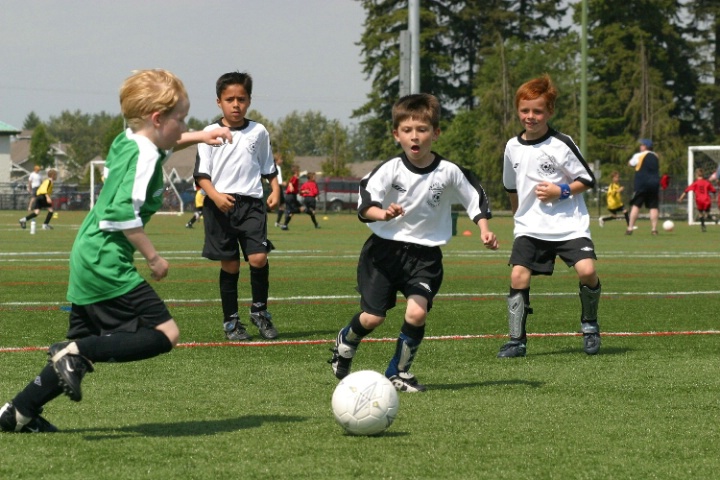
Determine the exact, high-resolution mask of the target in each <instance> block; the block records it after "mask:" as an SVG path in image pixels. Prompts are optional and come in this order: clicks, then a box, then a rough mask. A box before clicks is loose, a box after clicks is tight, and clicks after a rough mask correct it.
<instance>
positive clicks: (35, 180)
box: [28, 172, 42, 193]
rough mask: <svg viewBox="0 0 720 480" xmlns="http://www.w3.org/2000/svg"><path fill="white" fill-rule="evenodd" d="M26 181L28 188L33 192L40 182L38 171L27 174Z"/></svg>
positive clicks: (40, 176) (40, 177)
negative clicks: (28, 184)
mask: <svg viewBox="0 0 720 480" xmlns="http://www.w3.org/2000/svg"><path fill="white" fill-rule="evenodd" d="M28 182H30V188H31V189H32V191H33V193H35V190H37V189H38V187H39V186H40V184H41V183H42V175H41V174H40V173H38V172H31V173H30V175H29V176H28Z"/></svg>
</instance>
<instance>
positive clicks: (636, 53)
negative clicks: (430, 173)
mask: <svg viewBox="0 0 720 480" xmlns="http://www.w3.org/2000/svg"><path fill="white" fill-rule="evenodd" d="M355 1H358V2H360V3H361V5H362V7H363V9H364V10H365V12H366V20H365V23H364V31H363V33H362V35H361V38H360V39H359V41H358V45H360V47H361V49H362V65H363V69H364V74H365V75H367V77H368V78H369V79H370V80H371V82H372V89H371V91H370V92H368V94H367V101H366V102H365V103H364V104H363V105H360V106H359V107H358V108H357V109H356V110H355V111H354V112H353V117H354V119H355V120H356V121H357V123H356V124H355V125H353V126H344V125H342V124H340V123H339V122H338V121H337V120H330V119H327V118H326V117H324V116H323V115H322V114H321V113H319V112H313V111H309V112H293V113H291V114H290V115H288V116H287V117H285V118H282V119H280V120H278V121H276V122H272V121H269V120H268V119H266V118H265V117H263V115H262V114H261V113H260V112H250V114H249V115H248V117H249V118H253V119H255V120H258V121H260V122H261V123H263V124H264V125H266V126H267V127H268V129H269V130H270V134H271V138H272V140H273V147H274V150H275V152H276V153H278V154H279V155H282V156H283V157H284V160H285V163H284V165H285V166H286V167H288V166H289V165H291V164H292V160H293V158H294V157H295V156H300V155H319V156H326V157H327V158H328V161H327V162H326V165H324V170H326V171H328V172H332V173H333V174H338V175H341V174H344V173H346V171H347V163H348V162H351V161H355V160H367V159H384V158H388V157H390V156H392V155H394V154H396V153H397V151H398V147H397V145H395V143H394V141H393V139H392V136H391V135H390V130H391V118H390V111H391V108H392V104H393V103H394V102H395V101H396V100H397V98H398V94H399V70H400V68H399V65H400V52H399V35H400V32H401V31H402V30H405V29H407V16H408V14H407V10H408V9H407V7H408V2H407V0H355ZM587 5H588V20H589V21H588V36H587V42H588V63H587V65H588V68H587V78H588V93H589V95H588V105H587V112H588V118H587V138H586V145H587V149H586V150H587V151H586V152H584V153H585V156H586V158H587V160H588V161H590V162H596V161H597V162H599V163H600V165H601V171H602V172H603V174H604V175H605V176H606V177H607V175H609V172H611V171H612V170H616V169H617V170H620V171H623V169H626V162H627V159H628V158H629V157H630V155H631V154H632V153H633V152H634V151H635V149H636V147H637V140H638V139H639V138H651V139H652V140H653V141H654V143H655V150H656V151H657V152H658V153H659V155H660V158H661V161H662V168H663V170H664V172H663V173H669V174H671V175H676V176H677V178H682V177H681V175H682V174H683V172H684V171H685V169H686V152H687V146H688V145H701V144H714V143H716V142H717V140H718V135H719V134H720V95H718V94H719V93H720V91H719V87H720V75H718V69H720V51H719V50H720V41H719V40H718V38H720V37H719V36H718V34H719V33H720V24H719V23H718V15H720V1H718V0H587ZM420 7H421V8H420V39H419V41H420V66H421V72H420V85H421V90H422V91H423V92H428V93H433V94H435V95H436V96H438V98H439V99H440V100H441V103H442V105H443V118H442V123H441V128H442V131H443V134H442V135H441V136H440V139H439V140H438V143H437V151H438V152H441V153H442V154H443V155H445V156H446V157H448V158H450V159H451V160H453V161H455V162H457V163H460V164H462V165H463V166H466V167H469V168H471V169H472V170H474V171H475V172H476V173H477V174H478V175H479V176H480V178H481V179H482V181H483V182H484V184H485V185H486V186H487V187H488V191H489V193H490V194H491V195H492V197H494V198H495V199H496V202H497V201H500V202H501V204H502V202H504V201H505V195H504V192H503V191H502V182H501V170H502V153H503V149H504V145H505V143H506V141H507V139H508V138H510V137H511V136H513V135H516V134H517V133H519V130H520V125H519V123H518V122H517V120H516V114H515V111H514V92H515V90H516V89H517V87H518V86H519V85H520V84H521V83H523V82H524V81H526V80H528V79H530V78H532V77H535V76H538V75H540V74H543V73H548V74H550V76H551V77H552V78H553V80H554V82H555V83H556V85H557V87H558V90H559V92H560V97H559V99H558V104H557V106H556V114H555V117H554V118H553V119H552V121H551V125H552V126H554V127H555V128H556V129H558V130H561V131H563V132H564V133H567V134H569V135H570V136H571V137H573V138H574V139H575V141H576V143H578V144H579V143H580V127H579V125H580V90H581V87H580V79H581V59H580V41H581V39H580V19H581V12H580V9H581V2H580V1H578V0H576V1H571V0H560V1H558V0H483V1H482V2H477V1H473V0H466V1H463V0H421V1H420ZM210 120H212V119H210ZM207 123H209V121H201V120H198V119H194V118H191V119H190V121H189V125H190V126H191V128H196V129H197V128H202V127H204V126H205V125H206V124H207ZM40 125H42V126H43V127H44V129H45V132H42V129H41V131H40V132H39V133H38V129H37V128H36V129H35V134H34V136H33V143H35V141H36V139H35V135H38V137H40V136H42V135H45V137H46V138H45V141H46V142H47V141H48V140H53V141H60V142H64V143H68V144H70V145H72V159H73V161H75V162H77V166H78V167H81V166H82V165H84V163H86V162H88V161H89V160H91V159H92V158H94V157H95V156H97V155H101V156H102V155H104V153H105V152H106V151H107V148H108V146H109V143H110V141H111V139H112V138H113V137H114V136H115V135H116V134H117V133H119V132H120V130H121V128H122V119H120V118H118V117H117V116H112V115H108V114H105V113H101V114H97V115H87V114H83V113H81V112H74V113H73V112H63V113H62V114H61V115H60V116H59V117H55V118H51V119H50V121H48V122H46V123H44V124H43V123H42V122H40V121H39V119H38V118H37V116H35V115H34V114H31V115H29V116H28V118H27V119H26V124H25V125H24V128H32V127H33V126H40ZM38 144H39V145H40V144H41V142H40V140H38ZM41 151H42V146H40V147H39V148H38V150H37V152H41ZM37 154H38V155H40V153H37ZM625 171H627V170H625ZM629 173H630V172H629V171H628V174H629Z"/></svg>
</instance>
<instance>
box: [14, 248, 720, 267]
mask: <svg viewBox="0 0 720 480" xmlns="http://www.w3.org/2000/svg"><path fill="white" fill-rule="evenodd" d="M160 254H161V255H162V256H163V257H164V258H165V259H166V260H168V261H173V260H175V261H193V260H197V261H207V262H208V264H210V263H211V262H210V261H209V260H206V259H204V258H203V257H202V256H201V254H200V251H195V250H174V251H165V252H160ZM358 254H359V251H350V250H348V251H343V252H333V253H328V252H327V251H322V250H273V252H272V253H271V254H270V258H272V259H273V260H274V261H283V260H291V261H293V260H296V259H297V258H298V256H301V257H302V258H303V259H310V258H312V259H319V258H325V259H329V260H337V259H347V258H351V259H357V256H358ZM69 255H70V253H69V252H67V251H53V252H0V265H1V264H3V263H8V264H11V263H18V262H23V263H51V262H62V263H66V262H68V261H69ZM443 255H444V258H446V259H452V258H477V259H479V260H482V259H487V258H507V257H509V256H510V251H509V250H497V251H489V250H464V251H462V252H458V251H452V252H443ZM135 258H136V259H137V260H140V259H142V257H140V255H139V254H136V257H135ZM603 258H608V259H610V258H612V259H617V258H663V259H670V258H720V251H711V252H674V251H668V252H654V253H636V252H624V251H606V252H602V253H601V254H600V261H602V259H603Z"/></svg>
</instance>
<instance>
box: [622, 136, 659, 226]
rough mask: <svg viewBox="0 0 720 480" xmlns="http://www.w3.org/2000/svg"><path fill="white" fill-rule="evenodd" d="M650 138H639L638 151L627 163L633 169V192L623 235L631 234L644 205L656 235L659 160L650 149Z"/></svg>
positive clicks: (651, 145)
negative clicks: (648, 211) (628, 219)
mask: <svg viewBox="0 0 720 480" xmlns="http://www.w3.org/2000/svg"><path fill="white" fill-rule="evenodd" d="M652 147H653V143H652V140H648V139H647V138H643V139H642V140H640V151H639V152H638V153H636V154H635V155H633V156H632V158H631V159H630V161H629V162H628V165H630V166H631V167H633V168H634V169H635V192H634V193H633V197H632V199H631V200H630V205H632V208H631V209H630V223H629V224H628V227H627V230H626V231H625V235H632V233H633V230H634V227H635V222H636V221H637V219H638V216H639V215H640V209H641V208H642V207H643V206H645V207H647V208H648V209H649V210H650V227H651V232H652V234H653V235H657V233H658V231H657V222H658V217H659V216H660V210H659V207H660V160H658V157H657V155H656V154H655V152H653V151H652Z"/></svg>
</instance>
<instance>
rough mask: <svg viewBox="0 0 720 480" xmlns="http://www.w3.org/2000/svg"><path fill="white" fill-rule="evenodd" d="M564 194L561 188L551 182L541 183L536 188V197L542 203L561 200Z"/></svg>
mask: <svg viewBox="0 0 720 480" xmlns="http://www.w3.org/2000/svg"><path fill="white" fill-rule="evenodd" d="M561 194H562V192H561V191H560V187H558V186H557V185H555V184H554V183H550V182H540V183H538V184H537V186H536V187H535V195H537V197H538V199H539V200H540V201H541V202H550V201H552V200H555V199H557V198H560V195H561Z"/></svg>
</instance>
